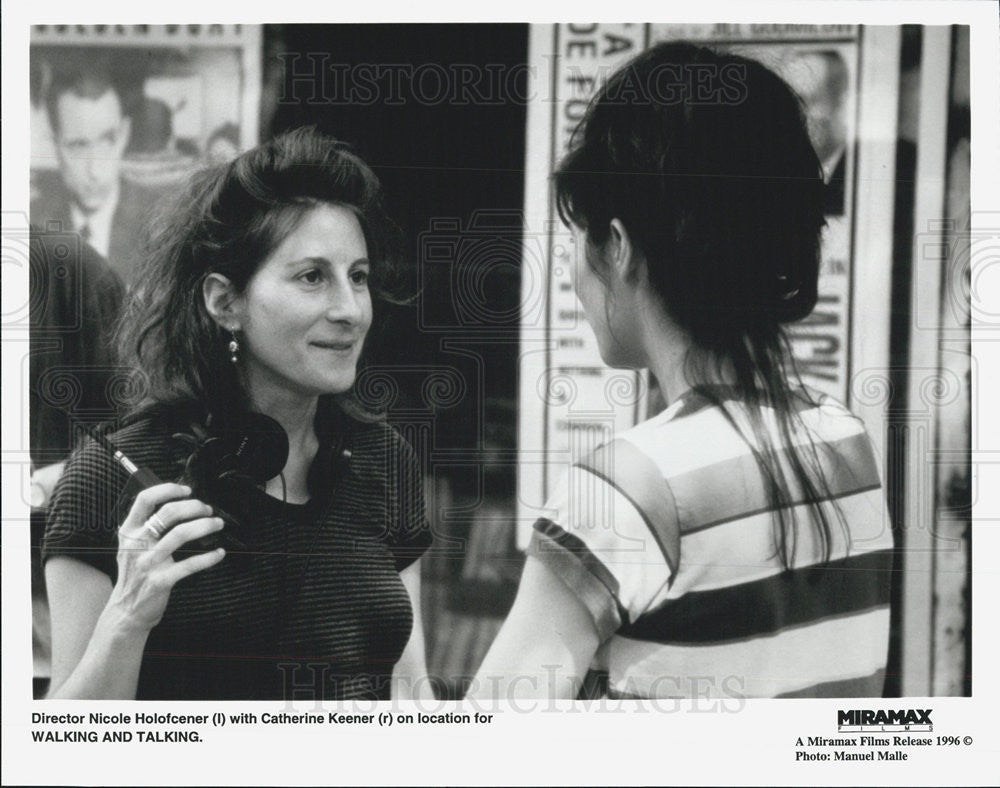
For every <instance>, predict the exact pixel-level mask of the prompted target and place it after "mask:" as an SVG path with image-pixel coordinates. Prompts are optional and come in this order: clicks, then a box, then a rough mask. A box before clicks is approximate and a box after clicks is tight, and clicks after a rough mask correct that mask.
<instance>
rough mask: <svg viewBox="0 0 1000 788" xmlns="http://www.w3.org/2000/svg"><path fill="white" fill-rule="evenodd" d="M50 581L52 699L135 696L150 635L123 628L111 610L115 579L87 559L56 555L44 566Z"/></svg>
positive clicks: (50, 695)
mask: <svg viewBox="0 0 1000 788" xmlns="http://www.w3.org/2000/svg"><path fill="white" fill-rule="evenodd" d="M45 585H46V588H47V591H48V596H49V607H50V610H51V618H52V681H51V685H50V690H49V694H48V697H50V698H96V699H111V698H115V699H131V698H135V689H136V682H137V681H138V679H139V664H140V663H141V662H142V652H143V648H144V647H145V645H146V635H147V633H145V632H141V631H135V630H132V631H130V630H129V629H128V628H121V627H120V626H119V624H120V623H121V622H117V621H115V617H114V615H113V612H111V611H108V609H107V604H108V600H109V599H110V597H111V579H110V578H109V577H108V576H107V575H106V574H104V573H103V572H101V571H100V570H98V569H95V568H94V567H92V566H89V565H88V564H85V563H83V562H82V561H77V560H76V559H73V558H64V557H62V556H54V557H53V558H51V559H49V561H48V562H47V563H46V564H45ZM71 676H72V681H70V680H69V679H70V677H71Z"/></svg>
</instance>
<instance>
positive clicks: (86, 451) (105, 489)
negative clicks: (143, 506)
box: [42, 439, 127, 583]
mask: <svg viewBox="0 0 1000 788" xmlns="http://www.w3.org/2000/svg"><path fill="white" fill-rule="evenodd" d="M126 481H127V477H126V474H125V472H124V471H122V470H121V469H120V468H118V467H117V466H116V465H115V464H114V462H113V460H112V459H111V458H110V457H108V456H107V454H106V453H105V452H104V451H103V450H102V449H100V448H99V447H98V446H97V444H96V443H94V441H92V440H89V439H88V440H86V441H85V442H84V443H83V444H82V446H81V447H80V448H79V449H78V450H77V451H76V452H74V453H73V455H72V456H71V457H70V460H69V462H68V463H67V465H66V470H65V472H64V473H63V475H62V477H61V478H60V480H59V483H58V484H57V485H56V489H55V492H54V494H53V497H52V504H51V506H50V508H49V515H48V520H47V523H46V526H45V537H44V539H43V540H42V562H43V563H44V562H45V561H47V560H48V559H49V558H52V557H53V556H57V555H59V556H67V557H70V558H75V559H77V560H79V561H83V562H84V563H86V564H89V565H90V566H93V567H94V568H95V569H98V570H100V571H101V572H103V573H104V574H106V575H107V576H108V577H110V578H111V582H112V583H114V582H115V581H116V580H117V578H118V563H117V553H118V526H119V525H120V523H119V517H120V513H119V512H118V510H117V502H118V496H119V494H120V492H121V490H122V488H123V487H124V485H125V483H126Z"/></svg>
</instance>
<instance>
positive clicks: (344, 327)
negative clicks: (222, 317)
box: [234, 204, 372, 402]
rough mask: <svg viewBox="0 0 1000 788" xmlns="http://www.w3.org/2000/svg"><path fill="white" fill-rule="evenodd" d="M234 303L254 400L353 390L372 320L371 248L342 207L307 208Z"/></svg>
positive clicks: (348, 211)
mask: <svg viewBox="0 0 1000 788" xmlns="http://www.w3.org/2000/svg"><path fill="white" fill-rule="evenodd" d="M307 211H308V212H307V213H306V214H305V216H303V217H302V219H301V220H300V221H299V223H298V225H297V226H296V227H295V229H294V230H292V232H291V233H290V234H289V235H288V237H287V238H285V240H284V241H282V242H281V244H280V245H279V246H278V247H277V249H275V250H274V252H273V253H272V254H271V255H270V256H269V257H268V258H267V259H266V260H265V261H264V262H263V263H262V264H261V266H260V268H259V269H258V270H257V272H256V273H255V274H254V275H253V277H252V278H251V279H250V281H249V283H248V284H247V287H246V290H245V291H244V293H243V294H242V295H241V296H240V297H239V298H238V299H237V303H236V304H235V305H234V306H235V308H236V312H237V314H238V315H239V316H240V333H241V335H240V351H239V352H240V357H241V364H243V365H244V369H245V372H246V377H247V383H248V385H249V387H250V394H251V396H253V397H254V398H255V399H257V400H258V402H259V401H260V400H261V399H262V398H265V397H267V396H269V395H274V394H277V395H279V396H280V395H281V394H282V393H291V394H294V395H301V396H307V397H313V396H318V395H320V394H335V393H339V392H342V391H346V390H348V389H349V388H350V387H351V386H352V385H353V384H354V377H355V374H356V370H357V363H358V357H359V356H360V354H361V348H362V345H363V344H364V340H365V335H366V334H367V333H368V328H369V327H370V326H371V322H372V302H371V295H370V294H369V292H368V273H369V262H368V248H367V244H366V243H365V237H364V234H363V233H362V231H361V225H360V224H359V223H358V220H357V217H356V216H355V215H354V213H352V212H351V211H350V210H349V209H348V208H345V207H343V206H340V205H331V204H319V205H316V206H315V207H312V208H309V209H307Z"/></svg>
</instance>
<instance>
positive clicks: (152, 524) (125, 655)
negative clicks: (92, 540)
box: [45, 484, 225, 700]
mask: <svg viewBox="0 0 1000 788" xmlns="http://www.w3.org/2000/svg"><path fill="white" fill-rule="evenodd" d="M189 495H191V488H190V487H184V486H182V485H179V484H158V485H156V486H155V487H150V488H149V489H147V490H143V491H142V492H141V493H139V495H138V496H137V497H136V499H135V503H134V504H133V505H132V509H131V510H130V511H129V514H128V517H126V518H125V522H124V523H123V524H122V526H121V528H119V530H118V582H117V583H115V585H114V587H113V588H112V586H111V579H110V578H109V577H108V576H107V575H106V574H104V573H103V572H101V571H100V570H98V569H95V568H94V567H92V566H89V565H87V564H85V563H83V562H82V561H78V560H76V559H75V558H69V557H66V556H53V557H52V558H51V559H50V560H49V561H48V562H47V563H46V565H45V580H46V584H47V586H48V592H49V602H50V605H51V609H52V684H51V687H52V688H51V690H50V692H49V695H48V697H50V698H94V699H104V700H107V699H111V698H122V699H125V698H135V693H136V687H137V686H138V681H139V668H140V666H141V664H142V655H143V650H144V649H145V644H146V639H147V637H148V635H149V632H150V630H151V629H152V628H153V627H155V626H156V625H157V624H158V623H159V621H160V619H161V618H162V617H163V611H164V610H165V609H166V607H167V601H168V600H169V599H170V591H171V589H173V587H174V584H175V583H176V582H177V581H178V580H180V579H181V578H184V577H187V576H188V575H192V574H194V573H195V572H200V571H202V570H204V569H208V568H209V567H210V566H214V565H215V564H217V563H219V561H221V560H222V558H223V556H224V555H225V552H224V551H223V550H222V549H221V548H220V549H218V550H213V551H211V552H208V553H202V554H200V555H195V556H193V557H191V558H185V559H184V560H182V561H175V560H174V558H173V553H174V551H176V550H177V549H178V548H180V547H182V546H183V545H184V543H185V542H189V541H190V540H192V539H198V538H200V537H202V536H206V535H208V534H211V533H214V532H216V531H218V530H220V529H221V528H222V520H220V519H219V518H217V517H212V516H211V515H212V509H211V507H209V506H208V504H205V503H202V502H201V501H198V500H194V499H192V498H189V497H188V496H189Z"/></svg>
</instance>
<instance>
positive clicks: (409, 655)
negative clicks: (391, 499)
mask: <svg viewBox="0 0 1000 788" xmlns="http://www.w3.org/2000/svg"><path fill="white" fill-rule="evenodd" d="M420 564H421V562H420V560H419V559H418V560H417V561H414V562H413V563H412V564H410V565H409V566H408V567H406V569H404V570H403V571H402V572H400V573H399V577H400V579H401V580H402V581H403V585H404V586H405V587H406V592H407V593H408V594H409V596H410V606H411V607H412V608H413V629H412V631H411V632H410V639H409V641H408V642H407V644H406V648H404V649H403V654H402V655H401V656H400V658H399V662H397V663H396V666H395V667H394V668H393V671H392V689H393V692H392V697H393V698H399V699H402V700H413V699H417V698H428V699H433V698H434V691H433V687H431V682H430V678H429V677H428V675H427V655H426V650H425V644H424V621H423V616H422V615H421V612H420Z"/></svg>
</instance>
